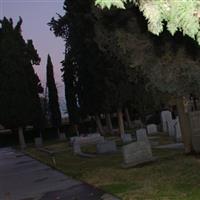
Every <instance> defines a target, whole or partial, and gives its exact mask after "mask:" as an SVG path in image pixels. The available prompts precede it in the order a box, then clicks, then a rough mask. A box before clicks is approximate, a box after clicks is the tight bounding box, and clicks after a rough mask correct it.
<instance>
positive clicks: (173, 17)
mask: <svg viewBox="0 0 200 200" xmlns="http://www.w3.org/2000/svg"><path fill="white" fill-rule="evenodd" d="M127 3H133V4H134V5H135V6H138V8H139V10H140V11H141V12H143V15H144V17H145V18H146V19H147V21H148V29H149V31H150V32H152V33H153V34H156V35H159V34H160V33H161V32H162V31H163V30H164V28H163V27H164V25H165V24H166V26H167V30H168V31H169V32H170V33H171V34H172V35H174V34H175V32H177V31H182V32H183V35H188V36H189V37H191V38H192V39H194V40H196V41H197V42H198V43H199V44H200V23H199V22H200V2H199V1H198V0H180V1H176V0H172V1H171V0H149V1H147V0H109V1H108V0H96V5H99V6H100V7H101V8H105V7H107V8H109V9H110V8H111V6H116V7H117V8H122V9H125V7H126V6H127Z"/></svg>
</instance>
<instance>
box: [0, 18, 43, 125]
mask: <svg viewBox="0 0 200 200" xmlns="http://www.w3.org/2000/svg"><path fill="white" fill-rule="evenodd" d="M21 24H22V19H21V18H20V20H19V21H18V23H17V24H16V25H15V26H14V25H13V21H12V19H7V18H4V19H3V20H1V21H0V55H1V56H0V110H1V112H0V123H1V124H3V125H4V126H8V127H10V128H13V127H20V126H21V127H23V126H25V125H29V124H32V125H36V126H40V125H41V123H42V109H41V105H40V99H39V95H38V93H39V92H42V87H41V83H40V80H39V78H38V76H37V74H36V73H35V72H34V69H33V65H34V64H36V65H38V64H39V63H40V58H39V56H38V54H37V51H36V49H35V48H34V46H33V43H32V41H31V40H28V41H27V42H26V41H25V40H24V39H23V36H22V31H21Z"/></svg>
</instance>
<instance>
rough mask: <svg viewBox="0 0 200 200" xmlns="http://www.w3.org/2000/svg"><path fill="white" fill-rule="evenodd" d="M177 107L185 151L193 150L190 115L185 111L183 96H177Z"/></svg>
mask: <svg viewBox="0 0 200 200" xmlns="http://www.w3.org/2000/svg"><path fill="white" fill-rule="evenodd" d="M177 108H178V114H179V120H180V127H181V134H182V138H183V142H184V146H185V153H191V152H192V150H193V149H192V139H191V128H190V122H189V116H188V114H187V113H185V109H184V104H183V98H181V97H180V98H177Z"/></svg>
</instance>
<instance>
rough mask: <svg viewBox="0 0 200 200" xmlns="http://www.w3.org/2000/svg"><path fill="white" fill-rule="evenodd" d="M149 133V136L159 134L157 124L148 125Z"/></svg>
mask: <svg viewBox="0 0 200 200" xmlns="http://www.w3.org/2000/svg"><path fill="white" fill-rule="evenodd" d="M147 132H148V134H152V133H157V132H158V129H157V126H156V124H148V125H147Z"/></svg>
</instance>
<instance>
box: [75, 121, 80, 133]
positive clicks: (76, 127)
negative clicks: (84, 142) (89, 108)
mask: <svg viewBox="0 0 200 200" xmlns="http://www.w3.org/2000/svg"><path fill="white" fill-rule="evenodd" d="M74 129H75V132H76V135H77V136H80V133H79V130H78V125H77V124H74Z"/></svg>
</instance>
